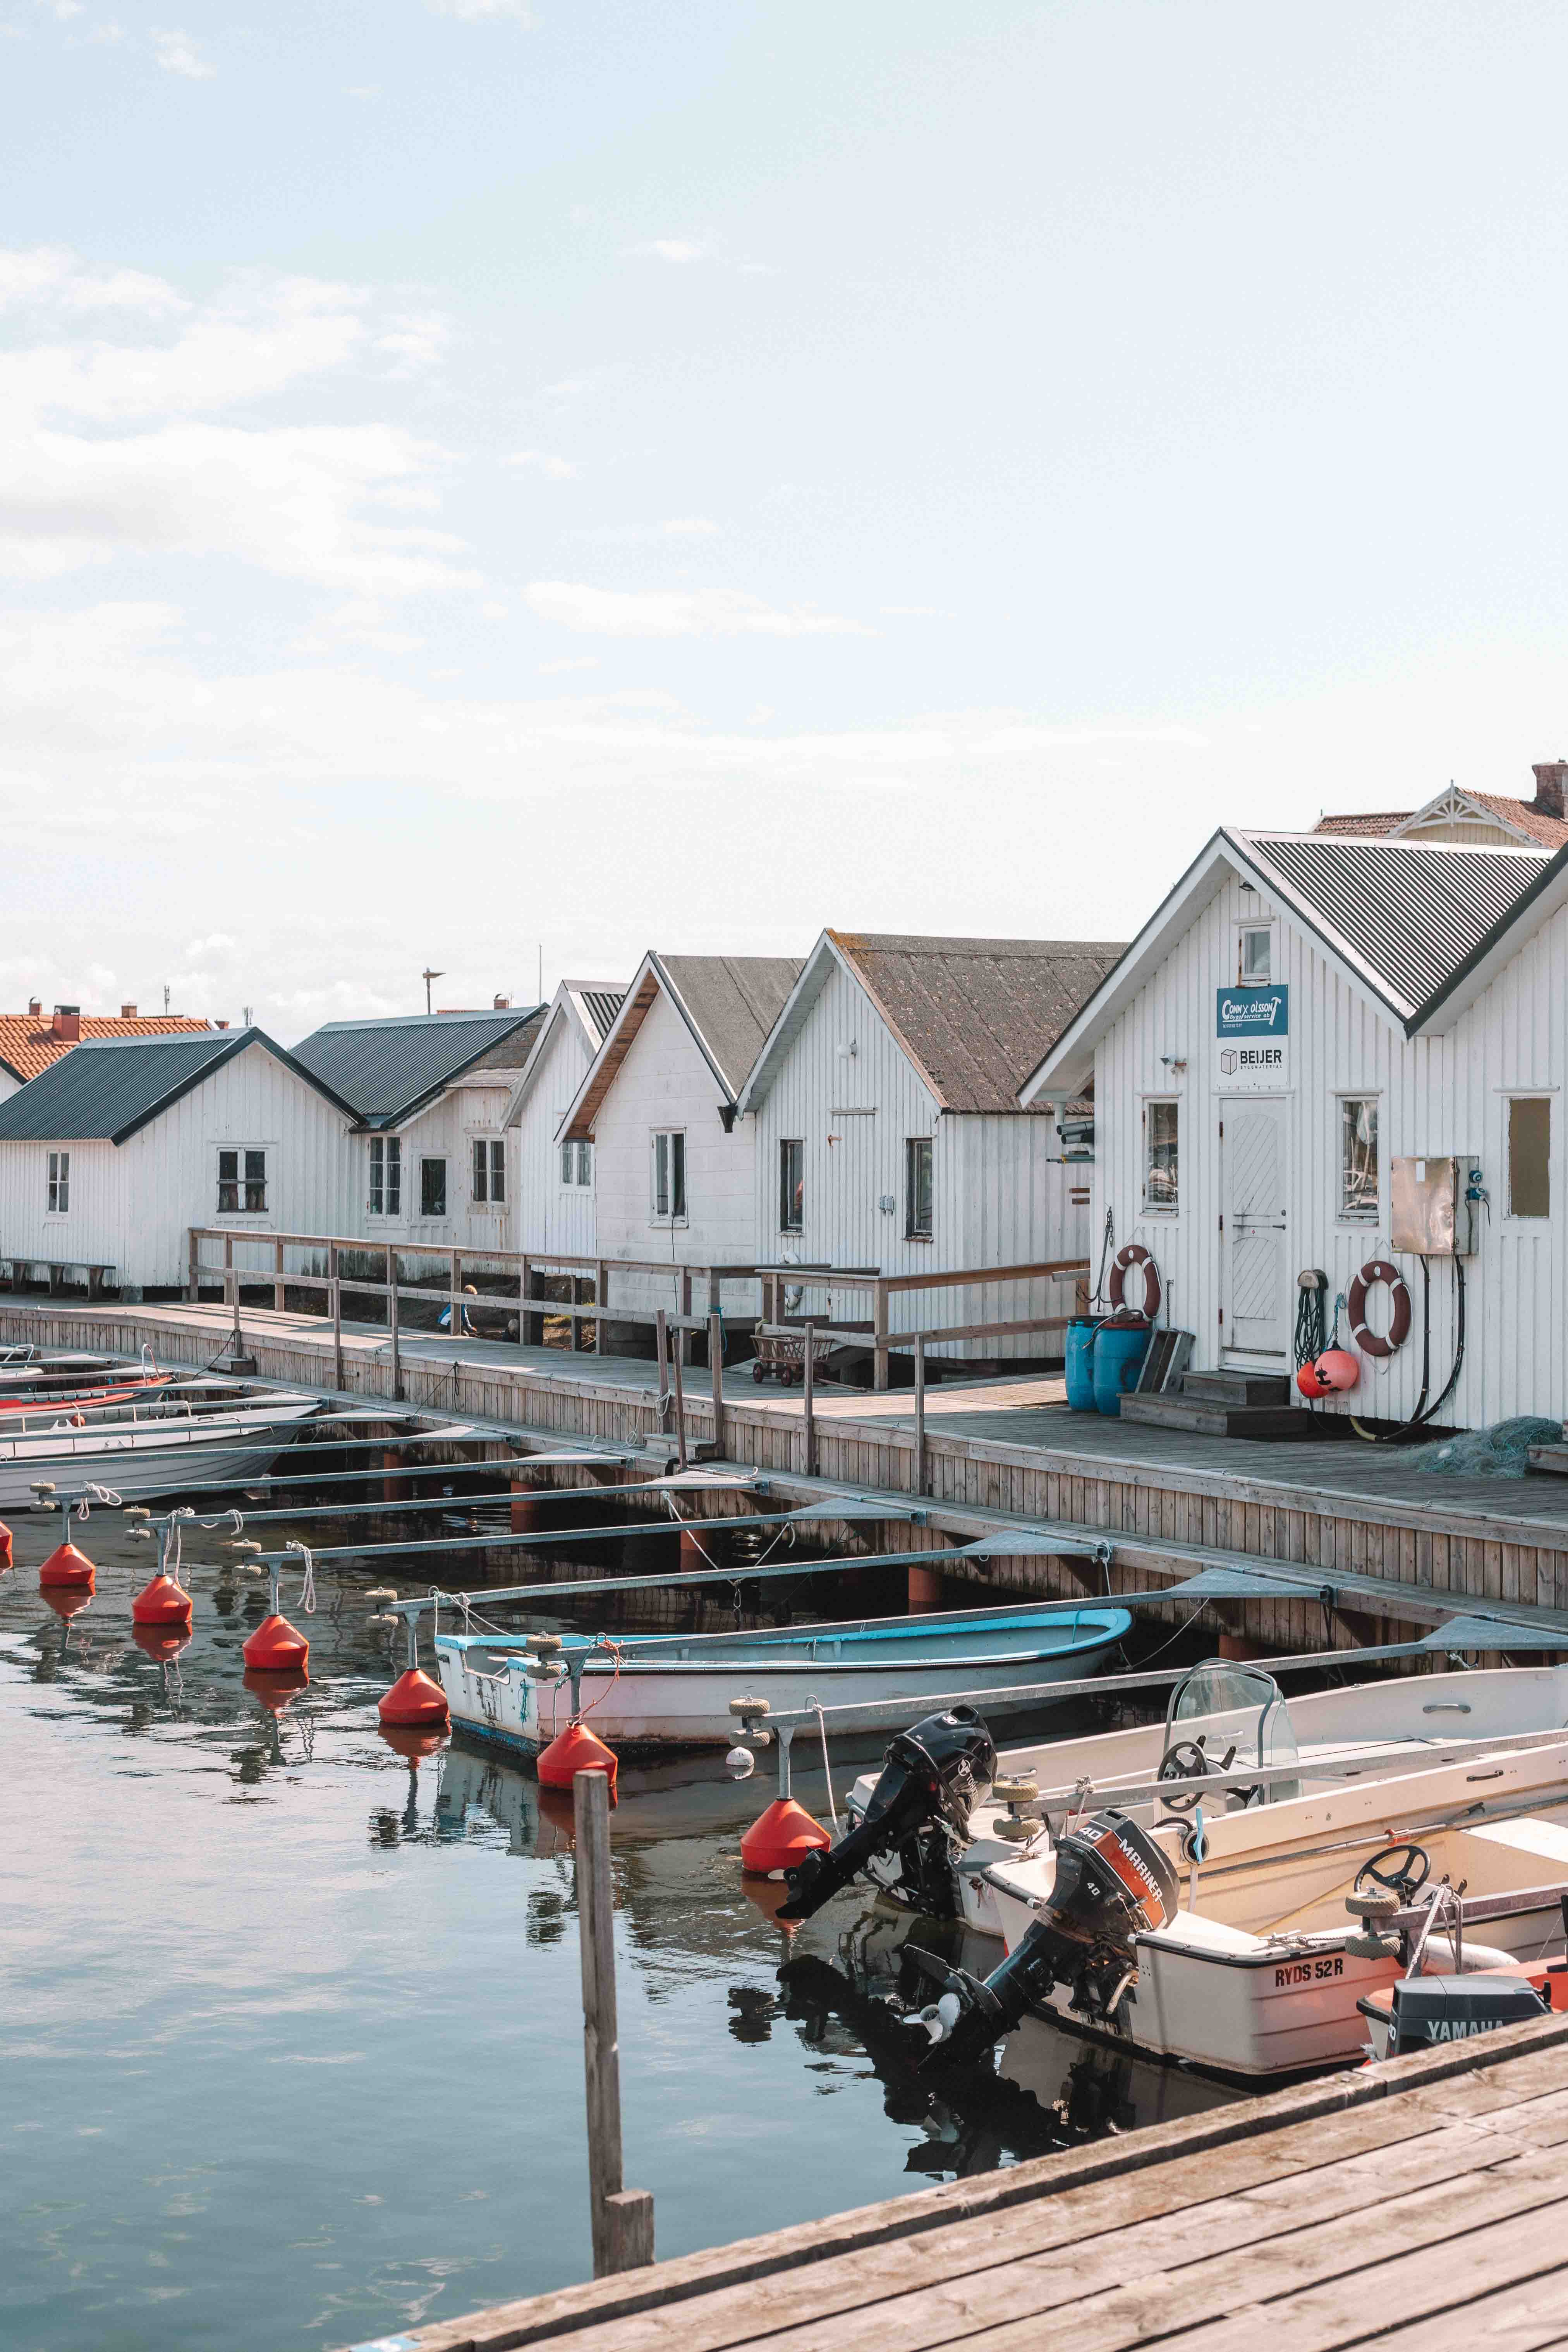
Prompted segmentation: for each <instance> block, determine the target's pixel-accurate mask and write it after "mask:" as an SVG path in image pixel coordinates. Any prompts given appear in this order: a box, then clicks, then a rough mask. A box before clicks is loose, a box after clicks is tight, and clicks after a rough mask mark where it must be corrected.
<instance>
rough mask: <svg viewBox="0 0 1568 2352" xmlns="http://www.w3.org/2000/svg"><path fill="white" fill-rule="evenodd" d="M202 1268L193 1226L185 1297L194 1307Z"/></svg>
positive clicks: (14, 1269) (12, 1275)
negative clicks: (189, 1267) (188, 1279)
mask: <svg viewBox="0 0 1568 2352" xmlns="http://www.w3.org/2000/svg"><path fill="white" fill-rule="evenodd" d="M201 1267H202V1245H201V1242H200V1239H199V1238H198V1236H197V1234H196V1229H195V1225H193V1226H192V1227H191V1278H190V1282H189V1284H188V1285H187V1286H186V1290H185V1297H186V1298H187V1299H188V1300H189V1301H190V1303H191V1305H192V1306H193V1307H194V1306H195V1303H196V1300H197V1297H199V1295H200V1289H201ZM11 1287H12V1289H13V1290H15V1289H16V1267H15V1266H13V1267H12V1269H11Z"/></svg>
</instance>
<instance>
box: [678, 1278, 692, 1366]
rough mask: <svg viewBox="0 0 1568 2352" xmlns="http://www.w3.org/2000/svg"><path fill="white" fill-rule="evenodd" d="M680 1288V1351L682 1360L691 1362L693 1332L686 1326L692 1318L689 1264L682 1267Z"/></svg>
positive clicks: (687, 1362) (686, 1362)
mask: <svg viewBox="0 0 1568 2352" xmlns="http://www.w3.org/2000/svg"><path fill="white" fill-rule="evenodd" d="M678 1289H679V1298H680V1345H679V1351H678V1352H679V1358H680V1361H681V1362H682V1363H683V1364H689V1362H690V1361H691V1334H690V1332H689V1330H688V1329H687V1328H686V1327H687V1325H688V1324H689V1322H690V1320H691V1268H690V1267H689V1265H683V1266H682V1267H681V1269H680V1278H679V1285H678Z"/></svg>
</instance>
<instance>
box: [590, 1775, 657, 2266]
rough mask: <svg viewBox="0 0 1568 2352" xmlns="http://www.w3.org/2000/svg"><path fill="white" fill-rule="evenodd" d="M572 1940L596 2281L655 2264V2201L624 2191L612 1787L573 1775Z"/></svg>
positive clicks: (599, 1777) (598, 1778)
mask: <svg viewBox="0 0 1568 2352" xmlns="http://www.w3.org/2000/svg"><path fill="white" fill-rule="evenodd" d="M572 1808H573V1812H574V1816H575V1827H576V1834H577V1937H578V1945H579V1948H580V1950H581V1953H582V1960H583V2067H584V2078H585V2082H586V2087H587V2094H588V2197H589V2219H590V2221H591V2224H592V2228H593V2235H594V2276H595V2278H606V2277H608V2276H609V2274H610V2273H611V2272H612V2271H635V2270H638V2269H640V2268H641V2266H642V2265H643V2264H644V2263H651V2262H652V2260H653V2196H652V2193H651V2191H650V2190H648V2189H623V2188H622V2186H621V2180H622V2170H621V2050H620V2030H619V2026H618V2023H617V2021H616V1904H615V1894H614V1890H613V1888H612V1885H611V1882H610V1784H609V1780H608V1779H607V1778H606V1777H605V1774H604V1773H603V1772H578V1773H575V1774H574V1776H573V1781H572Z"/></svg>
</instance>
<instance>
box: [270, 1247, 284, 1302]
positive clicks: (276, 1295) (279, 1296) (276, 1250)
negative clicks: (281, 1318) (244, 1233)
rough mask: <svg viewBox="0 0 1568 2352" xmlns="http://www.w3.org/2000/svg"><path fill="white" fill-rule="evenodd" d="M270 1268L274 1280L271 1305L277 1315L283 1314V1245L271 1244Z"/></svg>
mask: <svg viewBox="0 0 1568 2352" xmlns="http://www.w3.org/2000/svg"><path fill="white" fill-rule="evenodd" d="M272 1267H273V1272H274V1275H275V1276H276V1280H275V1281H274V1282H273V1285H272V1304H273V1306H274V1307H275V1308H276V1309H277V1311H278V1313H279V1315H281V1314H282V1312H283V1244H282V1243H281V1242H274V1243H273V1244H272Z"/></svg>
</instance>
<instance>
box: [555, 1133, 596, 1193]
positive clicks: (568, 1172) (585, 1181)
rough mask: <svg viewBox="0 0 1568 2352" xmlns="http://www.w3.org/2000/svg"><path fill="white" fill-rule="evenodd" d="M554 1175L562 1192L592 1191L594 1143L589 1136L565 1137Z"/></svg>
mask: <svg viewBox="0 0 1568 2352" xmlns="http://www.w3.org/2000/svg"><path fill="white" fill-rule="evenodd" d="M556 1175H557V1181H559V1183H560V1185H561V1189H562V1191H563V1192H568V1191H570V1192H592V1191H593V1189H594V1143H593V1139H592V1137H591V1136H586V1135H582V1136H576V1137H573V1136H568V1137H567V1138H566V1139H565V1141H564V1142H563V1144H562V1146H561V1150H560V1154H559V1158H558V1160H557V1166H556Z"/></svg>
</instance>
